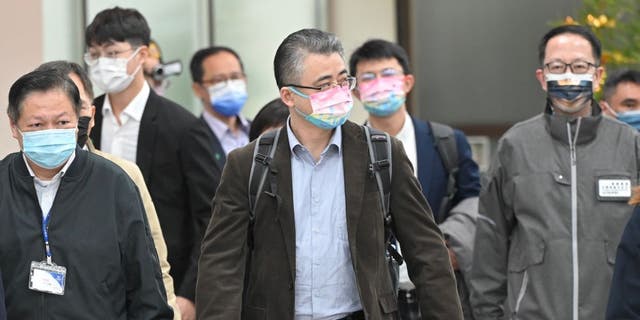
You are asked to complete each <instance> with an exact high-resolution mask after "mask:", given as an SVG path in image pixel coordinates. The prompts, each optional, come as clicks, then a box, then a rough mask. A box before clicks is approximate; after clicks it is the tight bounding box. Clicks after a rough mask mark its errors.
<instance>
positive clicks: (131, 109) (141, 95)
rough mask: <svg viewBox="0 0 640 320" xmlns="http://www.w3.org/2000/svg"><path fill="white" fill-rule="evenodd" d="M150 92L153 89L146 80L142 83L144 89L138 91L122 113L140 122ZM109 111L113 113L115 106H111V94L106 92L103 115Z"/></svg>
mask: <svg viewBox="0 0 640 320" xmlns="http://www.w3.org/2000/svg"><path fill="white" fill-rule="evenodd" d="M150 93H151V89H150V88H149V84H148V83H147V82H146V81H145V82H144V83H143V84H142V89H141V90H140V92H138V94H137V95H136V96H135V97H133V100H131V102H129V104H128V105H127V106H126V107H125V108H124V110H122V113H123V114H126V115H127V116H128V117H130V118H132V119H134V120H136V121H138V122H140V120H142V114H143V113H144V107H145V106H146V105H147V100H148V99H149V94H150ZM107 113H113V108H112V107H111V101H110V100H109V95H108V94H105V97H104V104H103V105H102V115H103V116H104V115H105V114H107Z"/></svg>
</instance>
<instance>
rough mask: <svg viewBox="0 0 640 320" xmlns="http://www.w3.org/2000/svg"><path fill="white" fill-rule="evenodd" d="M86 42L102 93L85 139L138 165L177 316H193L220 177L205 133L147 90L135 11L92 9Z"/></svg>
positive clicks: (141, 23) (146, 36)
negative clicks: (160, 239) (157, 226)
mask: <svg viewBox="0 0 640 320" xmlns="http://www.w3.org/2000/svg"><path fill="white" fill-rule="evenodd" d="M85 40H86V45H87V47H88V52H87V54H86V56H85V62H86V63H87V65H88V67H89V70H88V71H89V76H90V78H91V80H92V81H93V82H94V84H95V85H96V86H97V87H98V88H99V89H101V90H103V91H104V92H105V94H104V95H102V96H99V97H98V98H96V99H95V101H94V105H95V106H96V108H97V110H96V113H95V127H94V128H93V130H92V131H91V134H90V136H91V139H92V141H93V142H94V144H95V146H96V148H98V149H100V150H102V151H104V152H107V153H112V154H114V155H116V156H119V157H121V158H124V159H127V160H129V161H132V162H135V163H136V164H137V165H138V166H139V167H140V170H141V171H142V174H143V176H144V180H145V183H146V184H147V187H148V188H149V193H150V194H151V198H152V200H153V204H154V205H155V207H156V211H157V213H158V218H159V220H160V226H161V227H162V232H163V235H164V238H165V241H166V244H167V248H168V257H167V258H168V261H169V264H170V265H171V270H170V274H171V276H172V277H173V280H174V288H175V294H176V296H177V299H176V301H177V304H178V307H179V308H180V312H181V315H182V319H185V320H189V319H194V317H195V305H194V300H195V284H196V276H197V261H198V257H199V254H200V243H201V240H202V236H203V234H204V230H205V229H206V226H207V224H208V223H209V218H210V216H211V205H210V202H211V199H212V197H213V196H214V194H215V188H216V186H217V185H218V182H219V179H220V170H219V169H218V168H217V167H215V166H212V165H211V159H212V157H213V148H212V142H211V137H210V135H209V133H208V132H207V129H206V128H205V127H204V125H203V124H202V123H201V122H200V121H199V120H198V119H197V118H196V117H195V116H193V115H192V114H191V113H190V112H189V111H187V110H186V109H184V108H183V107H181V106H180V105H178V104H176V103H174V102H172V101H170V100H168V99H166V98H164V97H161V96H158V95H157V94H156V93H155V92H154V91H153V90H151V89H150V87H149V85H148V83H147V82H146V80H145V78H144V73H143V70H142V65H143V63H144V61H145V59H146V57H147V55H148V50H149V49H148V45H149V41H150V30H149V26H148V25H147V22H146V20H145V18H144V17H143V16H142V15H141V14H140V13H139V12H138V11H136V10H134V9H123V8H119V7H115V8H113V9H107V10H104V11H102V12H100V13H98V14H97V15H96V17H95V18H94V20H93V21H92V22H91V24H90V25H89V26H88V27H87V30H86V34H85Z"/></svg>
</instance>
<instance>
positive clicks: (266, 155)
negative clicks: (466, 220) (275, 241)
mask: <svg viewBox="0 0 640 320" xmlns="http://www.w3.org/2000/svg"><path fill="white" fill-rule="evenodd" d="M428 124H429V126H430V127H431V131H432V132H433V138H434V145H435V146H436V148H437V150H438V151H439V153H440V157H441V159H442V162H443V163H444V166H445V169H446V170H447V172H448V180H447V195H446V197H444V198H443V199H442V202H441V204H440V214H439V217H445V214H446V213H447V212H448V211H449V209H450V207H451V203H452V200H453V197H454V196H455V193H456V191H457V189H456V183H455V182H456V181H455V176H456V174H457V172H458V149H457V146H456V140H455V135H454V131H453V129H452V128H451V127H449V126H446V125H443V124H440V123H436V122H430V121H429V122H428ZM363 128H364V131H365V137H366V139H367V146H368V149H369V161H370V163H369V173H370V174H372V175H375V179H376V183H377V185H378V192H379V193H380V200H381V205H382V208H383V211H384V217H383V219H384V230H385V231H384V233H385V247H386V248H387V250H386V258H387V262H388V264H389V272H390V275H391V283H392V284H393V287H394V292H396V293H397V292H398V283H399V270H398V267H399V266H400V265H402V263H403V262H404V259H403V258H402V255H401V254H400V253H399V252H398V250H397V249H396V246H395V236H394V234H393V229H392V222H393V221H392V217H391V212H390V208H389V203H390V197H391V177H392V172H391V164H392V158H391V138H390V137H389V134H387V133H386V132H382V131H380V130H377V129H374V128H370V127H368V126H363ZM280 131H281V128H279V129H277V130H270V131H268V132H266V133H264V134H263V135H261V136H260V137H259V138H258V141H257V142H256V145H255V147H254V149H253V160H254V161H253V162H252V163H251V171H250V173H249V190H248V193H249V230H248V239H247V243H248V246H249V249H250V250H252V249H253V225H254V220H255V207H256V204H257V203H258V200H259V197H260V195H261V194H262V193H263V192H262V190H263V188H264V184H265V182H266V180H267V174H268V171H269V170H268V169H269V164H270V163H271V160H273V156H274V155H275V152H276V148H274V146H277V145H278V139H279V137H280ZM271 187H272V188H271V192H273V193H275V191H274V187H275V186H274V184H273V183H272V185H271Z"/></svg>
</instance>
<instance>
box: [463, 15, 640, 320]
mask: <svg viewBox="0 0 640 320" xmlns="http://www.w3.org/2000/svg"><path fill="white" fill-rule="evenodd" d="M601 50H602V49H601V46H600V41H599V40H598V39H597V38H596V37H595V35H594V34H593V33H592V32H591V31H590V30H589V29H588V28H586V27H584V26H574V25H569V26H560V27H556V28H554V29H551V30H550V31H549V32H548V33H546V34H545V35H544V37H543V38H542V40H541V42H540V45H539V49H538V55H539V61H540V68H539V69H537V70H536V77H537V79H538V81H539V82H540V85H541V86H542V89H543V90H545V91H546V92H547V102H546V107H545V110H544V113H542V114H540V115H538V116H536V117H533V118H531V119H529V120H526V121H524V122H521V123H518V124H516V125H515V126H514V127H512V128H511V129H509V131H507V133H505V135H504V136H503V137H502V138H501V139H500V141H499V143H498V147H497V151H496V154H495V156H494V158H493V161H492V163H491V167H490V169H489V172H488V176H487V181H486V184H483V189H482V191H481V194H480V208H479V214H480V215H479V217H478V221H477V231H476V244H475V251H474V261H473V266H472V272H471V303H472V306H473V309H474V313H475V317H476V319H477V320H483V319H503V318H514V319H524V320H526V319H536V320H538V319H574V320H577V319H585V320H586V319H603V318H604V316H605V309H606V305H607V298H608V292H609V285H610V282H611V276H612V273H613V264H614V261H615V255H616V247H617V245H618V242H619V241H620V236H621V234H622V231H623V229H624V226H625V224H626V222H627V220H628V219H629V217H630V216H631V213H632V211H633V208H632V207H631V206H629V205H627V203H626V202H627V201H628V200H629V197H630V195H631V187H632V186H635V185H637V184H638V161H639V157H638V152H639V151H638V150H640V140H639V136H638V133H637V132H636V131H635V130H633V129H632V128H631V127H629V126H627V125H624V124H622V123H620V122H618V121H615V120H612V119H610V118H608V117H603V116H602V112H601V110H600V107H599V105H598V103H597V102H596V101H594V98H593V91H594V90H597V89H598V88H599V86H600V80H601V78H602V73H603V68H602V67H601V66H600V58H601Z"/></svg>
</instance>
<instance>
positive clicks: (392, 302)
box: [378, 292, 398, 314]
mask: <svg viewBox="0 0 640 320" xmlns="http://www.w3.org/2000/svg"><path fill="white" fill-rule="evenodd" d="M378 302H379V303H380V307H381V308H382V313H384V314H390V313H394V312H396V311H398V300H397V299H396V295H395V294H393V292H389V293H385V294H382V295H380V297H379V298H378Z"/></svg>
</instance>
